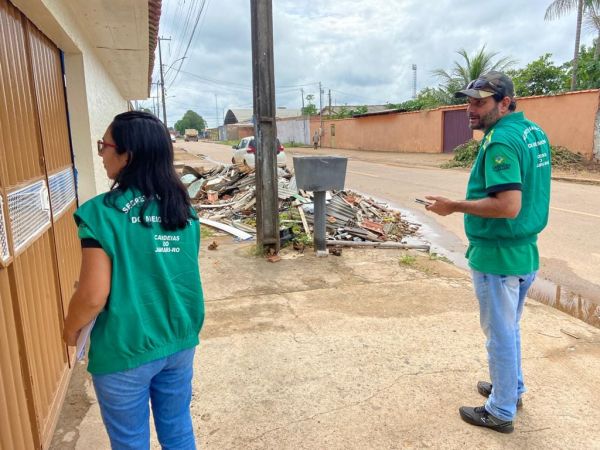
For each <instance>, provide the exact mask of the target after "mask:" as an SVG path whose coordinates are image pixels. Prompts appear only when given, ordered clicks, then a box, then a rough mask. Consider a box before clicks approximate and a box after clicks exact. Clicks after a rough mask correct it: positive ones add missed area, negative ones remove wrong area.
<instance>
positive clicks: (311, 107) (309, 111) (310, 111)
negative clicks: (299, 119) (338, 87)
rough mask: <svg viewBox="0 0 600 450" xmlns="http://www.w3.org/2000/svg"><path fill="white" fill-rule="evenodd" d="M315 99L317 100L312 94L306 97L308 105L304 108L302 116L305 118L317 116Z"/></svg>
mask: <svg viewBox="0 0 600 450" xmlns="http://www.w3.org/2000/svg"><path fill="white" fill-rule="evenodd" d="M314 99H315V96H314V95H312V94H308V95H307V96H306V101H307V104H306V106H304V108H302V115H303V116H314V115H316V114H317V107H316V105H315V104H314V103H313V100H314Z"/></svg>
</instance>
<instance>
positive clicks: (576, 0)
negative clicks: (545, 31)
mask: <svg viewBox="0 0 600 450" xmlns="http://www.w3.org/2000/svg"><path fill="white" fill-rule="evenodd" d="M575 9H576V10H577V26H576V29H575V50H574V52H573V62H572V64H573V70H572V71H571V90H575V89H576V88H577V75H578V73H579V71H578V70H577V66H578V64H579V43H580V41H581V24H582V23H583V17H584V13H585V14H586V18H587V17H589V18H590V20H591V21H592V22H593V21H594V17H597V13H598V11H599V10H600V0H554V1H553V2H552V3H550V5H549V6H548V8H547V9H546V14H545V16H544V20H554V19H558V18H559V17H562V16H564V15H565V14H569V13H570V12H571V11H573V10H575ZM596 30H597V32H598V36H599V37H600V28H596ZM596 47H597V45H596Z"/></svg>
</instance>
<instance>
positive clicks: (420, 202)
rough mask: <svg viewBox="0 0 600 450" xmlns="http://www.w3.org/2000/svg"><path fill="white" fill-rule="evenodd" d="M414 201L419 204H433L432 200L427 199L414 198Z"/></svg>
mask: <svg viewBox="0 0 600 450" xmlns="http://www.w3.org/2000/svg"><path fill="white" fill-rule="evenodd" d="M415 202H417V203H419V204H421V205H425V206H431V205H433V203H432V202H428V201H427V200H423V199H421V198H415Z"/></svg>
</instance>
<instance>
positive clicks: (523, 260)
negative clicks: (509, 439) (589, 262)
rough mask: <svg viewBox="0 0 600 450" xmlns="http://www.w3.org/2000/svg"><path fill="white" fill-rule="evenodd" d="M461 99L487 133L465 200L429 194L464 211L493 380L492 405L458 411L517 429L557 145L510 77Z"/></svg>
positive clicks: (476, 84)
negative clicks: (529, 303) (525, 340)
mask: <svg viewBox="0 0 600 450" xmlns="http://www.w3.org/2000/svg"><path fill="white" fill-rule="evenodd" d="M455 96H456V97H467V100H468V104H467V114H468V118H469V127H470V128H471V129H473V130H482V131H483V132H484V133H485V134H484V136H483V139H482V140H481V144H480V146H479V153H478V155H477V159H476V161H475V163H474V165H473V168H472V170H471V176H470V178H469V182H468V185H467V195H466V200H450V199H448V198H445V197H439V196H427V197H426V198H427V199H429V200H430V201H432V204H431V205H429V206H426V208H427V209H428V210H429V211H431V212H434V213H436V214H439V215H441V216H446V215H448V214H452V213H456V212H458V213H463V214H464V223H465V233H466V235H467V238H468V240H469V247H468V249H467V253H466V257H467V259H468V261H469V266H470V267H471V270H472V277H473V285H474V288H475V293H476V296H477V299H478V300H479V313H480V323H481V327H482V329H483V331H484V333H485V336H486V338H487V342H486V348H487V352H488V362H489V372H490V378H491V380H490V381H491V383H489V382H486V381H480V382H478V383H477V390H478V391H479V393H480V394H481V395H483V396H485V397H488V399H487V401H486V403H485V405H483V406H480V407H474V408H473V407H466V406H463V407H461V408H460V409H459V412H460V416H461V418H462V419H463V420H464V421H465V422H468V423H470V424H472V425H477V426H482V427H487V428H490V429H493V430H495V431H499V432H502V433H510V432H512V431H513V429H514V427H513V419H514V417H515V415H516V412H517V407H520V406H522V404H523V402H522V400H521V396H522V394H523V393H524V392H525V385H524V383H523V373H522V370H521V336H520V330H519V320H520V318H521V313H522V312H523V305H524V302H525V297H526V295H527V290H528V289H529V287H530V286H531V284H532V283H533V280H534V279H535V275H536V273H537V270H538V268H539V255H538V249H537V244H536V243H537V236H538V233H539V232H541V231H542V230H543V229H544V227H545V226H546V223H547V222H548V209H549V204H550V161H551V159H550V144H549V143H548V138H547V136H546V134H545V133H544V131H542V129H541V128H540V127H539V126H538V125H536V124H535V123H533V122H531V121H529V120H527V119H526V118H525V116H524V115H523V113H522V112H514V111H515V109H516V101H515V99H514V87H513V83H512V81H511V79H510V78H508V77H507V76H506V75H505V74H503V73H500V72H495V71H492V72H489V73H487V74H485V75H482V76H481V77H479V78H478V79H476V80H474V81H472V82H471V83H469V85H468V86H467V88H466V89H464V90H462V91H459V92H457V93H456V94H455Z"/></svg>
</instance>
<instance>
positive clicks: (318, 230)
mask: <svg viewBox="0 0 600 450" xmlns="http://www.w3.org/2000/svg"><path fill="white" fill-rule="evenodd" d="M313 196H314V197H313V201H314V205H315V214H314V216H313V220H314V227H315V229H314V233H315V237H314V243H315V251H316V253H317V256H326V255H327V254H328V252H327V243H326V242H325V191H315V192H313Z"/></svg>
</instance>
